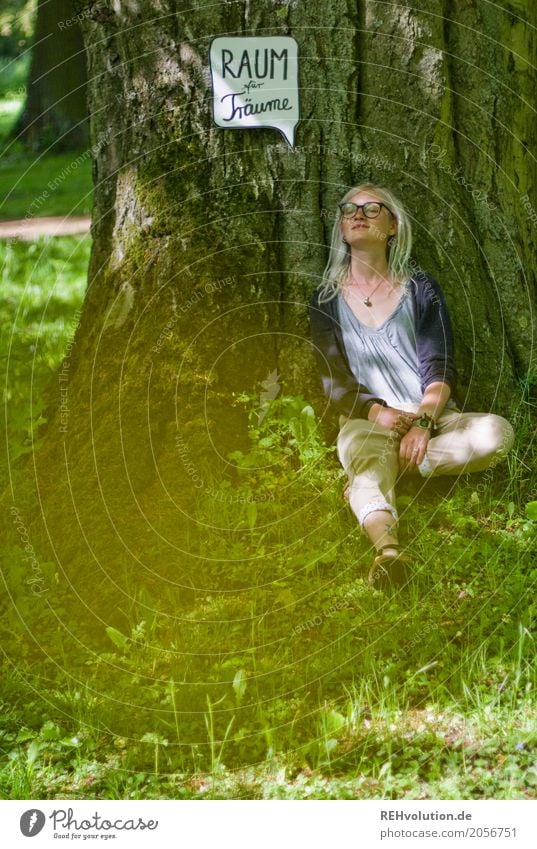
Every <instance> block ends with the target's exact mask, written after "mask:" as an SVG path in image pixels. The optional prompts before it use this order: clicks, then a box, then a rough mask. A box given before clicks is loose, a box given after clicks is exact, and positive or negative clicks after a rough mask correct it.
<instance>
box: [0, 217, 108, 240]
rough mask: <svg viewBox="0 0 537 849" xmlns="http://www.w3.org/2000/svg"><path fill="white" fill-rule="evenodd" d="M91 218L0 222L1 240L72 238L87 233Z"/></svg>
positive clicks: (32, 219) (29, 219)
mask: <svg viewBox="0 0 537 849" xmlns="http://www.w3.org/2000/svg"><path fill="white" fill-rule="evenodd" d="M90 224H91V216H89V215H79V216H73V217H72V218H65V217H63V216H62V215H57V216H55V217H51V218H21V219H20V220H17V221H0V239H35V238H36V237H37V236H71V235H73V234H74V233H87V232H88V231H89V229H90Z"/></svg>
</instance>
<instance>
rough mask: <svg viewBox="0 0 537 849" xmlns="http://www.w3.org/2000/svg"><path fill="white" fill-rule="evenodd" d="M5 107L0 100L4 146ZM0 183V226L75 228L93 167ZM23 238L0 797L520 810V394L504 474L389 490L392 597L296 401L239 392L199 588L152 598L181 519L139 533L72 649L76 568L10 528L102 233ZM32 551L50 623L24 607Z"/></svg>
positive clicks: (529, 387) (10, 107)
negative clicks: (396, 529) (231, 469)
mask: <svg viewBox="0 0 537 849" xmlns="http://www.w3.org/2000/svg"><path fill="white" fill-rule="evenodd" d="M12 88H13V90H15V88H16V86H15V82H13V83H12ZM0 94H1V92H0ZM16 108H17V104H16V103H15V101H11V100H6V101H5V102H4V104H3V105H2V102H0V131H1V130H2V128H5V127H7V125H8V119H9V121H11V120H12V116H13V115H14V114H15V110H16ZM2 122H3V123H2ZM0 177H1V178H2V181H3V186H4V189H5V194H4V193H3V197H1V198H0V201H1V202H2V206H1V207H0V216H2V217H3V218H5V219H10V220H27V219H29V218H37V217H45V218H48V219H51V218H52V219H55V218H57V217H58V216H59V217H60V218H61V219H62V220H63V217H64V216H70V217H71V216H74V217H75V218H77V219H80V220H83V221H86V222H88V223H89V214H90V211H91V191H92V187H91V174H90V162H89V158H88V157H87V156H86V155H85V152H81V153H80V154H63V155H62V156H58V157H41V158H39V157H37V158H36V157H32V156H29V155H28V154H25V153H24V152H23V151H22V150H21V149H20V148H17V147H16V146H12V147H11V148H10V150H9V152H8V153H7V155H6V156H4V157H3V158H2V161H1V163H0ZM85 226H86V225H85ZM55 232H57V231H55ZM32 237H36V238H31V239H28V240H25V239H23V238H17V237H12V236H9V237H7V238H6V239H5V240H2V241H0V280H1V287H2V288H1V291H2V299H1V301H0V379H1V382H2V386H3V402H4V411H3V412H4V429H3V432H2V436H1V440H2V445H1V446H0V447H1V450H2V454H3V456H4V457H7V458H8V460H7V466H5V467H4V465H3V466H2V467H1V468H0V491H1V492H2V499H3V507H4V510H1V511H0V521H1V522H2V528H1V530H2V534H1V535H0V538H1V540H2V542H1V545H0V575H1V579H2V580H1V581H0V646H1V651H2V661H1V672H2V674H1V675H0V708H1V709H0V755H1V760H0V798H3V799H53V798H57V799H84V798H95V799H150V798H151V799H161V798H178V799H190V798H191V799H210V798H219V799H227V798H231V799H329V798H336V799H364V798H377V799H401V798H405V799H466V798H468V799H470V798H471V799H474V798H475V799H485V798H498V799H528V798H535V796H536V794H537V770H536V758H535V753H536V751H537V722H536V710H535V692H536V688H537V674H536V672H537V664H536V658H537V653H536V652H535V629H534V626H535V614H536V610H537V602H536V598H537V596H536V592H535V590H536V586H537V568H536V550H537V504H536V502H535V500H534V499H535V493H536V492H537V462H536V452H535V448H534V441H535V432H536V427H535V421H536V419H535V413H536V405H535V400H534V397H535V382H536V381H535V376H533V377H532V376H528V378H527V379H526V380H525V381H521V384H520V387H518V389H517V391H516V393H514V395H513V409H512V415H511V416H510V420H511V421H512V423H513V425H514V426H515V431H516V434H517V442H516V445H515V448H514V450H513V452H512V455H511V457H510V458H509V460H508V462H507V463H505V464H503V465H499V466H498V467H497V468H495V469H494V472H493V473H491V474H488V475H482V476H476V477H474V478H462V479H461V480H458V481H451V482H450V483H449V485H447V484H446V485H442V484H438V485H428V487H427V488H426V489H424V490H423V492H422V491H421V490H420V491H419V492H417V491H416V487H414V489H413V488H412V487H410V488H407V489H406V490H405V489H404V488H402V489H401V491H400V493H399V498H398V502H397V504H398V508H399V509H400V512H401V514H402V529H403V531H404V532H405V534H406V535H407V538H408V537H409V536H410V534H412V537H413V540H414V542H413V545H414V551H415V554H416V556H417V559H418V561H419V563H420V567H419V573H418V574H417V576H416V582H415V585H414V586H412V587H410V588H409V589H408V591H405V592H404V593H400V594H398V595H396V596H389V595H386V594H383V593H382V592H379V591H378V590H376V589H373V588H371V587H369V586H368V584H367V580H366V579H365V575H366V570H367V565H368V563H369V560H370V552H369V551H368V550H367V548H366V546H365V544H364V541H363V539H362V538H361V536H360V534H359V533H358V531H357V528H356V522H355V520H354V517H353V516H352V515H351V513H350V510H349V509H348V506H347V505H346V504H345V503H344V502H343V499H342V497H341V493H342V490H343V486H344V480H343V477H344V476H343V473H342V470H341V469H340V468H339V467H338V464H337V462H336V459H335V457H334V446H333V445H327V444H325V442H324V440H323V438H322V436H321V435H320V429H319V427H318V420H317V418H316V416H315V413H314V411H313V410H312V409H311V407H310V406H309V404H308V403H307V401H306V400H305V399H304V398H300V397H282V398H276V399H274V402H273V403H272V404H271V407H270V411H269V412H268V413H267V415H266V416H265V418H264V419H263V423H262V426H261V425H259V426H255V421H256V418H255V416H253V415H252V413H253V412H254V411H255V407H254V406H252V408H251V409H250V408H249V407H248V406H247V405H248V404H249V403H250V401H251V402H252V405H253V402H256V401H257V399H250V401H249V399H248V398H245V399H244V404H245V415H248V414H250V420H251V421H253V422H254V426H252V427H251V429H250V434H249V436H250V441H249V445H246V446H245V445H243V446H242V447H241V449H240V450H237V451H236V452H234V456H233V457H232V458H230V459H231V460H232V462H233V464H234V466H235V467H236V469H237V471H238V480H237V481H236V482H235V484H233V485H231V484H230V483H229V481H227V482H223V481H222V480H219V479H218V477H216V478H215V479H214V480H213V481H212V482H211V478H210V469H208V470H207V471H206V476H207V477H206V479H207V481H209V482H211V495H210V497H208V496H207V497H205V496H204V495H203V494H200V497H199V501H198V503H197V505H196V517H197V520H198V521H199V525H200V527H202V528H205V529H206V530H205V531H204V533H202V534H199V535H198V537H191V538H187V537H185V538H186V539H187V540H188V545H189V547H190V550H191V551H193V552H195V554H196V556H197V558H198V560H197V564H198V565H197V571H196V574H195V577H196V582H197V584H198V587H197V589H196V588H194V589H192V588H189V587H187V588H186V590H188V591H186V590H185V588H184V587H181V588H180V590H181V593H179V597H177V592H176V591H175V590H176V589H177V588H174V587H173V586H172V582H171V581H170V580H158V577H159V573H161V572H162V573H163V574H165V571H166V569H168V570H169V572H170V574H171V575H173V574H174V570H176V569H177V567H178V565H179V558H180V554H181V552H180V551H179V548H177V550H176V551H173V552H172V554H170V549H169V547H167V546H166V545H165V544H164V541H163V539H162V537H163V536H166V535H167V534H168V535H170V536H172V535H173V534H174V533H177V530H176V527H175V526H176V525H177V524H178V522H179V520H180V515H179V513H178V511H177V510H176V511H175V512H174V513H173V514H171V517H170V523H169V525H168V526H167V527H163V526H162V524H161V525H159V531H160V534H149V533H147V529H146V527H145V525H144V527H143V528H141V530H140V531H139V529H138V528H133V527H129V528H127V533H126V539H127V542H128V543H129V546H131V545H132V547H133V552H132V555H133V556H131V552H130V550H129V557H127V554H126V553H125V550H124V549H123V550H122V551H120V552H119V553H117V554H116V553H113V552H112V550H110V551H109V552H108V553H107V557H106V558H105V564H106V567H107V569H109V570H110V574H111V575H113V576H114V578H116V577H117V580H118V581H119V582H120V583H119V584H118V586H119V587H120V589H121V593H122V596H121V597H122V598H125V599H127V602H126V603H125V605H123V602H117V601H116V596H115V595H114V591H113V588H112V590H111V589H110V587H111V586H112V581H109V582H108V587H106V586H104V584H105V582H104V583H102V584H101V585H100V587H101V586H104V588H105V591H108V592H112V600H113V601H115V602H116V607H117V608H118V610H117V617H116V619H115V620H113V621H112V620H108V621H106V620H105V621H101V620H97V618H96V625H95V627H96V629H97V631H96V634H95V639H94V640H93V639H92V640H88V641H87V642H86V643H84V642H82V643H81V642H77V641H76V640H74V639H73V628H74V627H75V625H77V624H78V623H79V622H83V620H84V615H83V614H84V611H83V609H82V608H81V607H80V610H78V608H77V613H76V616H75V617H73V616H72V615H70V614H69V613H68V610H67V608H68V605H69V604H70V605H71V609H72V605H73V603H74V604H75V607H76V603H77V599H76V598H75V597H74V594H73V593H71V596H72V597H68V590H65V587H64V586H62V576H63V575H64V572H63V567H64V566H65V565H66V564H64V563H57V562H53V561H52V560H51V559H50V558H47V557H45V556H43V555H42V554H41V552H40V550H39V546H38V545H37V543H36V540H35V539H34V538H33V537H32V535H31V533H30V534H28V533H27V530H26V529H25V525H24V520H25V518H26V516H25V509H24V507H23V509H22V513H17V511H16V513H15V519H13V518H12V513H11V512H10V511H11V510H12V509H13V504H15V505H17V504H18V505H24V506H25V505H30V506H31V509H32V510H33V511H34V512H36V511H37V512H38V511H39V509H40V505H39V503H38V502H37V500H36V497H35V492H34V486H35V480H34V479H33V477H32V475H31V474H30V475H28V474H25V473H23V472H21V471H20V468H21V467H20V463H21V462H23V461H24V460H25V458H30V459H33V456H34V453H35V454H37V453H38V452H39V448H40V436H39V433H40V428H41V426H42V425H43V424H46V422H45V421H44V416H45V414H46V411H45V408H44V401H43V398H44V395H45V390H46V388H47V387H49V386H51V385H53V386H55V388H56V392H57V391H58V380H57V372H58V369H59V366H60V363H61V362H62V358H63V357H64V354H65V352H66V349H67V347H68V345H69V343H70V342H71V339H72V335H73V332H74V328H75V327H76V324H77V315H78V311H79V309H80V306H81V304H82V302H83V299H84V292H85V287H86V276H87V267H88V260H89V252H90V247H91V239H90V238H88V237H87V232H82V233H80V234H79V235H73V234H71V235H65V234H64V235H58V236H55V237H54V238H50V235H43V234H42V235H37V234H36V232H35V231H34V232H32ZM253 467H256V468H259V469H261V471H260V472H259V474H258V480H256V481H255V482H254V483H253V484H249V483H248V481H250V480H251V470H252V468H253ZM263 467H265V468H266V470H267V471H263ZM290 480H292V481H293V484H292V487H291V488H289V481H290ZM284 491H285V492H286V495H285V496H282V493H283V492H284ZM263 493H264V494H265V495H266V497H265V498H264V499H260V498H259V497H258V498H257V499H256V498H254V497H253V496H254V495H256V496H259V495H260V494H263ZM284 497H285V499H287V501H285V502H284V500H283V498H284ZM12 499H15V500H14V501H13V500H12ZM291 507H292V510H289V511H287V508H291ZM146 509H147V511H148V512H147V515H146V516H144V519H150V520H152V521H153V522H156V523H157V524H158V522H159V521H160V520H161V517H160V516H158V515H156V513H155V515H152V514H150V512H149V511H151V509H154V510H155V507H154V505H152V504H151V503H150V500H149V501H148V504H147V505H146ZM287 512H288V513H289V515H290V516H291V520H290V521H288V522H287V524H286V523H285V521H284V518H285V515H286V514H287ZM30 518H31V516H30V515H28V520H29V519H30ZM221 525H225V526H226V528H227V529H231V535H230V537H231V538H230V539H228V538H224V537H223V536H222V532H221V527H220V526H221ZM142 531H143V533H142ZM137 534H138V536H137ZM68 536H69V533H66V537H68ZM27 537H28V539H27ZM92 541H93V542H96V540H92ZM292 541H295V543H296V544H295V545H294V547H293V546H291V545H290V542H292ZM34 545H35V547H33V546H34ZM28 546H30V549H31V551H33V554H32V555H31V556H32V557H33V558H34V566H35V568H36V570H37V572H38V573H39V574H40V575H41V576H42V577H43V580H46V582H47V585H48V587H49V590H48V596H47V599H49V600H50V601H48V605H47V603H45V604H38V603H36V596H34V595H32V593H31V592H29V584H28V563H27V561H28V558H29V556H30V555H29V554H28ZM77 556H78V555H76V553H75V555H74V569H75V571H76V570H77V569H78V568H79V567H80V568H84V567H85V563H84V559H83V557H81V558H79V559H78V560H77V559H76V558H77ZM141 561H144V566H145V561H147V563H148V564H149V565H150V566H152V569H153V572H152V573H151V574H152V577H153V578H154V577H155V576H156V578H155V579H154V581H153V584H152V585H151V584H149V585H148V586H145V587H144V586H142V584H141V581H140V572H141V570H140V563H141ZM263 576H265V580H263ZM95 580H96V579H95ZM114 586H115V584H114ZM100 591H101V589H99V592H100ZM62 593H63V597H62ZM52 602H57V603H52ZM90 612H92V611H90ZM75 620H76V621H75Z"/></svg>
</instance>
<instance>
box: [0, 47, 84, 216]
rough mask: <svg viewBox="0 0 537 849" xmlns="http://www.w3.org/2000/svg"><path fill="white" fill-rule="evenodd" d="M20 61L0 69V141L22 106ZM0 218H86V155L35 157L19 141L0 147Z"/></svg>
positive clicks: (22, 64) (23, 68)
mask: <svg viewBox="0 0 537 849" xmlns="http://www.w3.org/2000/svg"><path fill="white" fill-rule="evenodd" d="M26 73H27V67H26V64H25V61H24V60H19V61H16V62H11V63H9V65H7V66H5V67H4V68H3V69H1V68H0V139H5V138H6V136H7V133H8V131H9V130H10V129H11V127H12V126H13V124H14V122H15V120H16V118H17V116H18V114H19V113H20V110H21V109H22V105H23V98H24V80H25V76H26ZM0 185H1V190H0V219H2V220H14V219H19V218H37V217H45V216H51V215H61V216H66V215H70V216H72V215H89V214H91V208H92V195H93V185H92V177H91V157H90V153H89V149H88V150H80V151H74V152H72V153H63V154H58V155H54V156H47V155H44V154H39V155H36V154H34V153H32V152H31V151H28V150H26V149H25V148H24V147H23V146H22V145H21V144H20V142H17V141H14V142H9V143H6V142H3V144H2V148H0Z"/></svg>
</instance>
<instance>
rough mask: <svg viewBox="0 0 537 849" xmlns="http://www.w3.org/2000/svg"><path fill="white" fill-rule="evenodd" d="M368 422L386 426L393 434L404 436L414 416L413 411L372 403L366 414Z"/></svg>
mask: <svg viewBox="0 0 537 849" xmlns="http://www.w3.org/2000/svg"><path fill="white" fill-rule="evenodd" d="M367 418H368V419H369V421H370V422H375V424H379V425H382V427H387V428H388V429H389V430H391V431H392V433H393V435H394V436H404V435H405V433H407V431H408V429H409V428H410V427H411V426H412V422H413V421H414V419H415V418H416V416H415V414H414V413H405V411H404V410H398V409H397V408H396V407H383V406H382V404H373V405H372V406H371V409H370V410H369V414H368V416H367Z"/></svg>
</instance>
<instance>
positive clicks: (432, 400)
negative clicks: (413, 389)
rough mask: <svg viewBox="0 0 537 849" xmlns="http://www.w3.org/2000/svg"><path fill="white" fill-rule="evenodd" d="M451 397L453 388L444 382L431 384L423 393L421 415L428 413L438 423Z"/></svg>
mask: <svg viewBox="0 0 537 849" xmlns="http://www.w3.org/2000/svg"><path fill="white" fill-rule="evenodd" d="M450 396H451V386H450V385H449V383H444V382H443V381H435V382H434V383H430V384H429V386H427V388H426V389H425V392H424V393H423V398H422V401H421V404H420V408H419V411H418V414H417V415H419V414H420V413H428V414H429V415H430V416H432V417H433V419H434V420H435V421H436V420H437V418H438V416H439V415H440V414H441V413H442V411H443V409H444V407H445V406H446V404H447V402H448V401H449V398H450Z"/></svg>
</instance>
